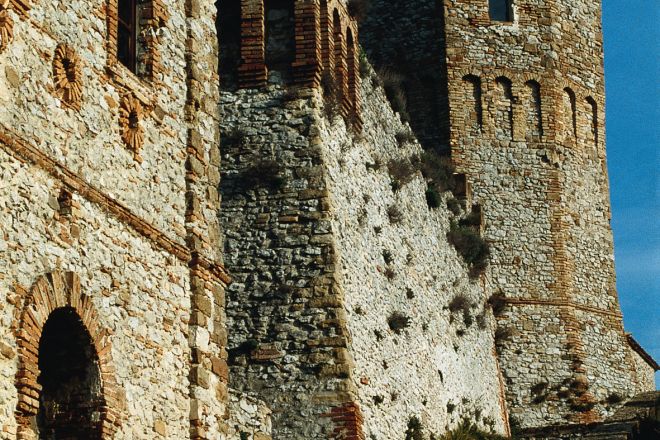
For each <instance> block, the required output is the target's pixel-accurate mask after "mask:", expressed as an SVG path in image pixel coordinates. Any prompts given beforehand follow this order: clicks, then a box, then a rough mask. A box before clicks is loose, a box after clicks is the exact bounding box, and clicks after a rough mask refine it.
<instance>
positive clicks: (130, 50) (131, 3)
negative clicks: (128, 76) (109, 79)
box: [117, 0, 137, 73]
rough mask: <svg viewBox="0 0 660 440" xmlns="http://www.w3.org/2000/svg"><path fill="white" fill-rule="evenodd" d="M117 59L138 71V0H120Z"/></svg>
mask: <svg viewBox="0 0 660 440" xmlns="http://www.w3.org/2000/svg"><path fill="white" fill-rule="evenodd" d="M117 59H118V60H119V62H121V63H122V64H123V65H124V66H126V67H127V68H128V69H129V70H130V71H131V72H133V73H137V0H118V3H117Z"/></svg>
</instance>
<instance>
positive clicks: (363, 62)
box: [359, 48, 370, 78]
mask: <svg viewBox="0 0 660 440" xmlns="http://www.w3.org/2000/svg"><path fill="white" fill-rule="evenodd" d="M359 68H360V77H362V78H367V77H368V76H369V70H370V69H369V58H368V57H367V53H366V52H365V51H364V49H363V48H360V66H359Z"/></svg>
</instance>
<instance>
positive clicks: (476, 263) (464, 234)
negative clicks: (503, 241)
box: [447, 222, 490, 277]
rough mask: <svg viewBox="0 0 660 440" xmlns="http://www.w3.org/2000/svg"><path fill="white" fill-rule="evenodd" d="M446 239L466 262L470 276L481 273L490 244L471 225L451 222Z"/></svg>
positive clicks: (486, 262) (486, 263)
mask: <svg viewBox="0 0 660 440" xmlns="http://www.w3.org/2000/svg"><path fill="white" fill-rule="evenodd" d="M447 240H448V241H449V243H450V244H452V245H453V246H454V248H455V249H456V251H457V252H458V253H459V255H460V256H461V257H463V260H464V261H465V263H467V265H468V267H469V268H470V276H472V277H477V276H479V275H481V274H482V273H483V271H484V270H485V269H486V266H487V265H488V257H489V256H490V246H489V245H488V243H487V242H486V241H485V240H484V239H483V238H481V236H480V235H479V234H478V233H477V232H476V231H475V230H474V229H473V228H472V227H470V226H461V225H459V224H458V223H456V222H452V223H451V228H450V229H449V232H448V233H447Z"/></svg>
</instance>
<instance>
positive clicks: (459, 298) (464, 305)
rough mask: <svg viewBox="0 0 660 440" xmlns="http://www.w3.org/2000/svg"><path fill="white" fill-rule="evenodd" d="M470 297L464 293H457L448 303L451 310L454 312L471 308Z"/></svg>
mask: <svg viewBox="0 0 660 440" xmlns="http://www.w3.org/2000/svg"><path fill="white" fill-rule="evenodd" d="M470 306H471V304H470V299H469V298H468V297H467V295H465V294H464V293H459V294H458V295H456V296H455V297H454V298H453V299H452V300H451V301H450V302H449V305H448V308H449V311H450V312H452V313H456V312H464V311H465V310H470Z"/></svg>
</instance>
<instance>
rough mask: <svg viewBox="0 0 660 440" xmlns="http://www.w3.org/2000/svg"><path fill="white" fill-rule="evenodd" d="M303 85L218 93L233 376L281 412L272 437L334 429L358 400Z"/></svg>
mask: <svg viewBox="0 0 660 440" xmlns="http://www.w3.org/2000/svg"><path fill="white" fill-rule="evenodd" d="M300 93H301V95H298V94H297V93H296V92H295V91H287V90H284V89H281V88H279V87H275V86H273V87H271V88H269V89H267V90H240V91H238V92H236V93H229V92H223V93H222V94H221V98H222V100H221V107H222V112H223V119H222V123H221V126H222V139H223V148H222V154H223V165H222V185H221V193H222V197H223V203H222V210H221V211H220V219H221V225H222V228H223V232H224V237H225V243H224V255H225V262H226V264H227V266H228V267H229V268H231V269H230V270H231V273H232V277H233V283H232V284H231V286H230V287H229V289H228V291H227V317H228V329H229V345H228V347H229V365H230V370H231V374H230V378H231V379H230V380H231V382H230V383H231V386H232V387H234V388H236V389H237V390H239V391H242V392H249V391H251V392H254V393H256V395H257V396H258V397H259V398H260V399H262V400H263V401H264V402H265V403H266V404H267V405H268V406H269V407H270V408H271V409H272V410H273V416H272V417H273V436H274V437H275V438H329V437H330V436H331V433H332V431H333V429H334V426H333V424H332V421H331V419H330V417H327V416H325V415H328V416H329V414H330V411H331V409H332V408H333V407H335V406H341V405H343V404H344V403H346V402H348V401H349V400H350V399H349V398H348V396H347V393H346V385H345V382H346V376H347V374H348V371H347V367H346V362H347V359H346V358H347V356H346V336H347V335H346V331H345V328H344V325H343V324H342V322H343V319H342V317H343V315H344V314H345V312H344V310H343V308H342V304H341V302H340V301H339V300H338V298H337V291H336V289H337V287H336V280H335V263H334V262H335V258H336V256H335V248H334V243H333V237H332V234H331V232H332V231H331V224H330V218H329V216H330V212H329V211H330V204H329V194H328V192H327V184H326V179H325V177H324V170H323V161H322V150H321V148H320V144H319V143H316V144H314V143H312V141H311V139H312V136H311V135H312V132H313V130H314V125H315V120H314V113H313V111H312V110H311V106H312V105H313V104H312V99H313V95H312V93H311V92H309V91H301V92H300ZM310 420H313V421H314V422H313V423H310Z"/></svg>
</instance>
